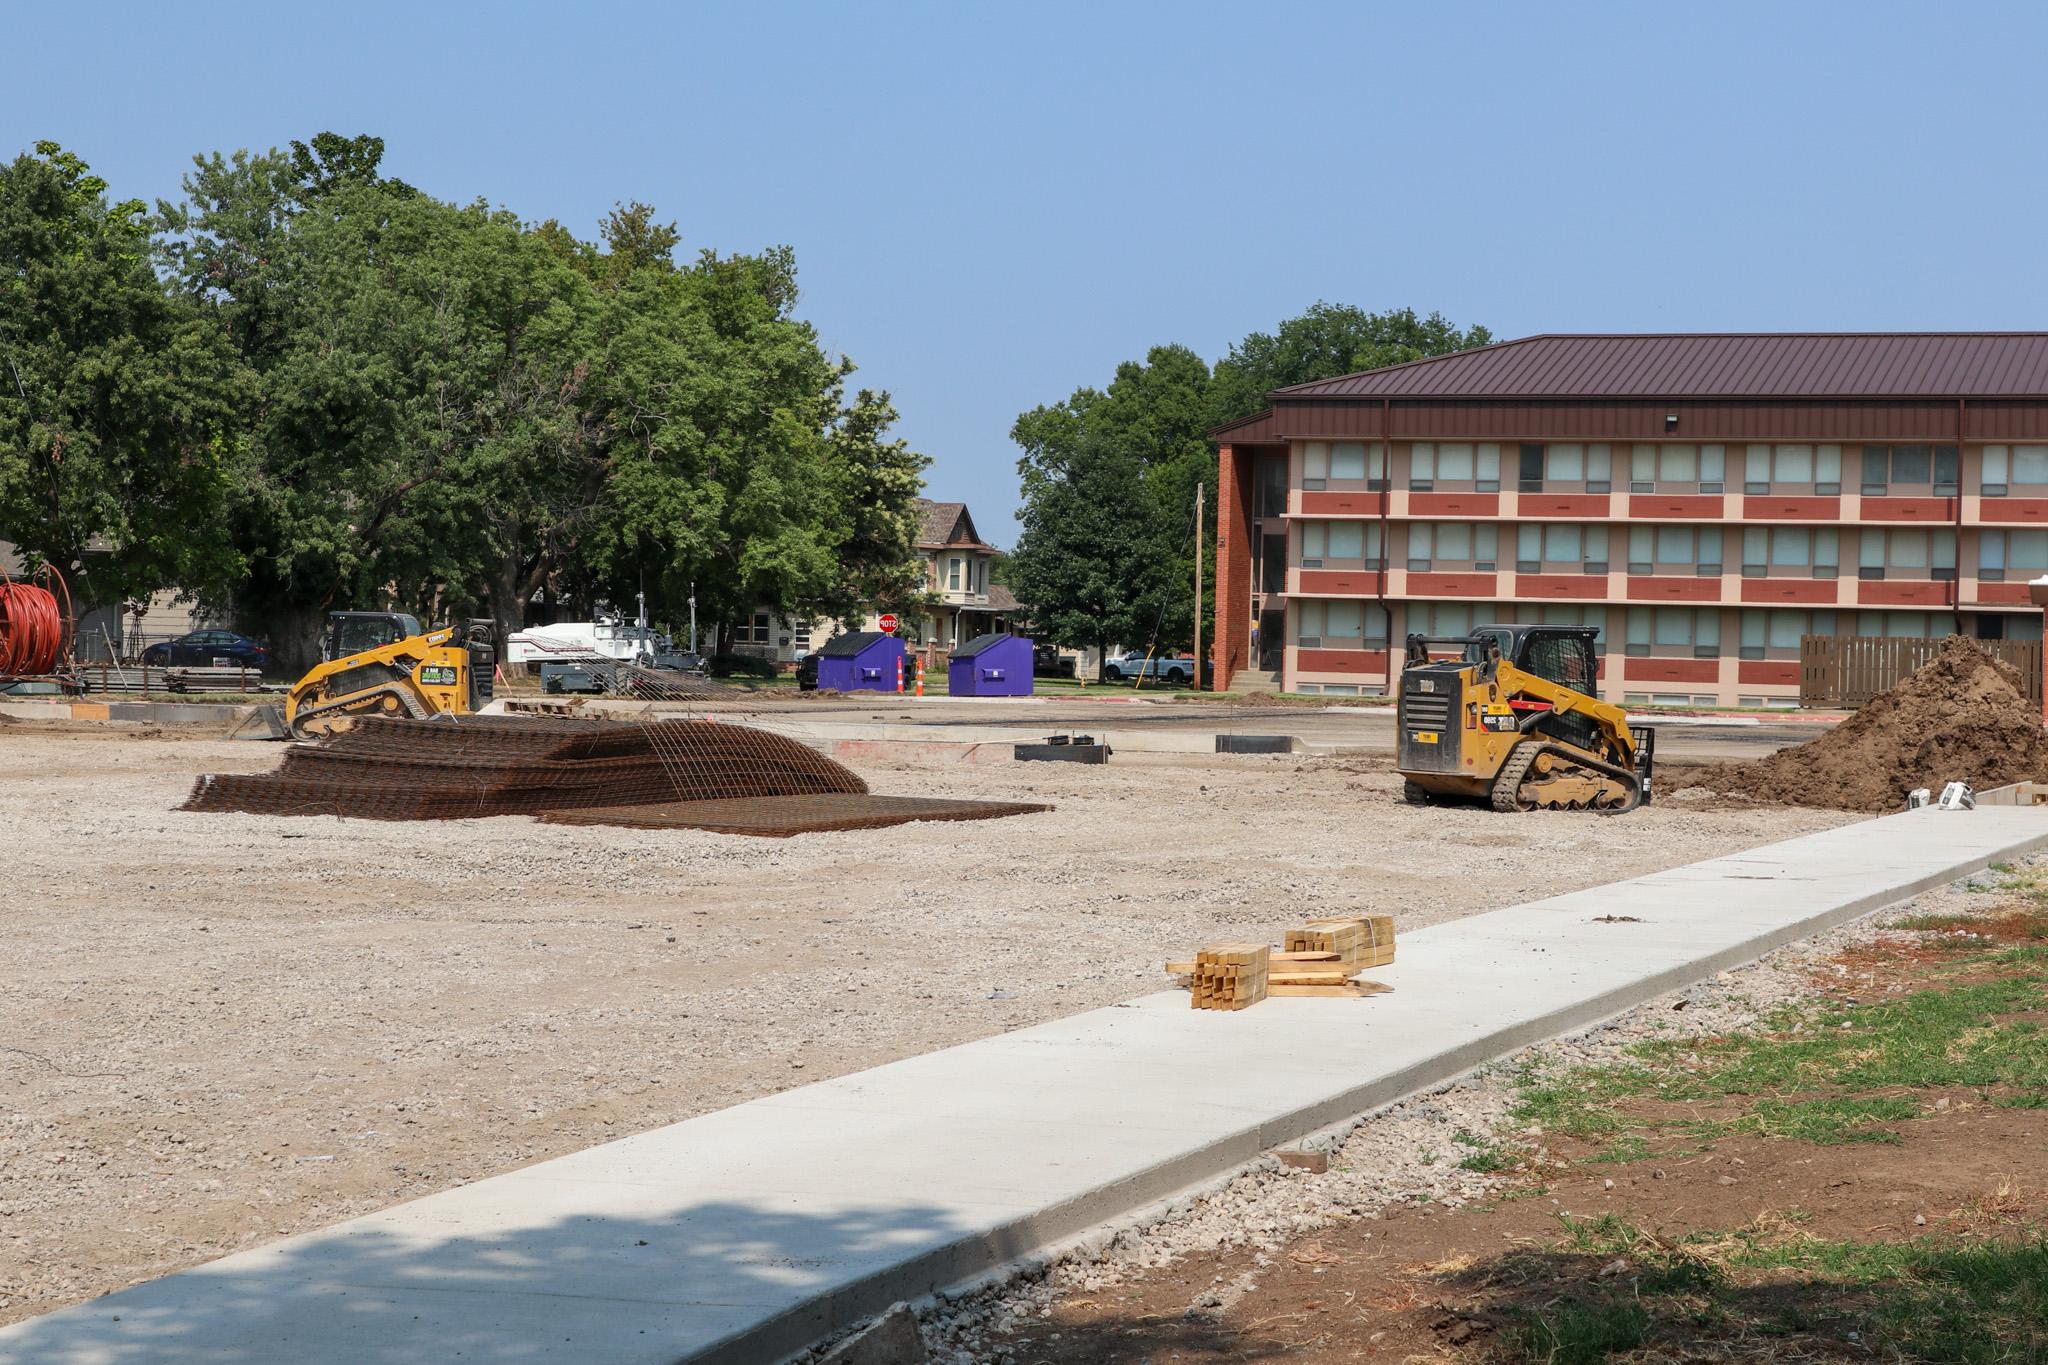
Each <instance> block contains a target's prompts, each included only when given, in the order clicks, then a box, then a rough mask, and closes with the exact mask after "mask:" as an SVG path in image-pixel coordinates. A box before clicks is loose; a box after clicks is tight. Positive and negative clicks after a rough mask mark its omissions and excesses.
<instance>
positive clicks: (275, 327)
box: [163, 135, 599, 664]
mask: <svg viewBox="0 0 2048 1365" xmlns="http://www.w3.org/2000/svg"><path fill="white" fill-rule="evenodd" d="M314 145H315V149H316V151H317V153H318V154H317V155H315V154H312V153H309V152H308V150H307V149H306V148H305V147H304V146H303V145H299V146H297V147H296V148H295V152H294V154H293V155H292V156H291V157H289V158H287V157H284V156H282V155H279V154H275V153H273V154H269V155H266V156H258V157H250V156H246V155H238V156H237V157H236V158H234V159H233V160H232V161H224V160H223V159H221V158H219V157H214V158H211V159H202V160H201V161H200V162H199V163H198V165H197V167H196V169H195V172H194V174H193V175H191V176H190V177H188V179H187V182H186V191H187V200H188V202H187V205H185V206H179V207H170V206H166V208H165V210H164V213H163V226H164V229H165V232H166V238H167V246H166V250H165V258H166V260H167V262H168V263H169V264H170V267H171V269H172V272H173V275H174V278H175V279H176V280H177V281H178V282H179V283H180V284H181V286H182V287H183V288H184V290H185V291H186V292H187V293H188V294H189V295H190V296H191V297H193V298H195V299H198V300H201V301H203V302H205V303H207V304H208V305H209V306H211V307H213V308H214V309H215V310H216V313H217V316H218V317H219V318H220V320H221V322H222V324H223V327H224V329H225V331H226V332H227V334H228V335H229V336H231V337H232V338H233V339H234V340H235V341H236V343H237V344H238V346H239V347H240V348H241V350H242V353H243V357H244V360H245V362H246V364H247V365H248V366H249V368H250V369H251V370H252V371H253V372H254V374H255V375H256V376H257V378H258V383H259V386H260V389H259V392H260V397H259V401H258V402H257V403H256V404H255V405H254V407H253V408H252V411H251V414H250V418H249V436H250V441H251V445H252V449H253V452H254V459H253V467H252V471H251V474H250V477H249V478H247V479H246V480H245V481H244V482H243V483H242V485H241V486H240V487H239V488H238V490H237V496H236V498H235V502H234V507H233V512H232V517H231V521H230V529H231V532H232V534H233V536H234V538H235V540H236V542H237V543H238V544H239V545H241V546H242V547H243V549H244V551H245V553H246V554H247V557H248V560H249V573H248V575H247V577H246V578H245V579H244V580H243V581H242V582H241V583H240V584H239V585H238V586H237V589H236V591H235V592H234V594H233V602H232V605H233V608H234V610H235V613H236V614H237V615H238V616H240V617H242V618H244V619H246V620H249V621H251V622H252V623H261V624H262V625H264V626H266V627H268V629H269V630H270V632H271V634H272V636H273V639H274V642H275V643H276V644H277V645H278V647H279V653H280V654H281V656H282V657H283V658H284V659H285V660H286V661H287V662H288V663H291V664H302V663H304V662H305V661H306V659H307V657H308V656H309V655H310V653H311V651H312V649H313V645H314V642H315V640H316V639H317V637H318V631H319V623H320V619H321V616H322V615H323V614H324V612H325V611H326V610H328V609H330V608H337V607H367V606H375V605H381V604H386V603H390V604H393V605H402V606H406V607H409V608H412V609H414V610H416V611H418V612H420V613H421V614H423V615H427V616H431V617H448V616H454V615H459V614H463V613H466V612H470V611H476V610H479V609H483V608H487V609H488V610H489V611H490V613H491V614H492V615H493V616H494V617H495V618H496V619H497V620H498V622H499V624H500V626H501V628H504V629H511V628H516V627H517V626H519V625H521V624H523V621H524V613H525V607H526V604H527V602H528V601H529V600H530V599H531V597H532V594H533V590H534V586H535V584H536V583H537V582H538V581H540V580H543V579H545V578H547V576H548V574H549V572H550V570H551V568H553V567H555V566H556V565H557V564H558V563H559V561H560V559H561V557H562V555H563V554H564V552H565V549H566V547H567V546H568V545H569V544H570V543H571V541H572V540H573V525H571V523H573V522H574V520H575V519H576V517H577V515H578V512H579V510H580V509H583V508H587V506H588V505H589V503H590V502H591V501H592V500H593V499H594V497H595V489H594V486H593V485H594V480H593V479H592V477H591V474H590V468H589V466H590V464H591V458H592V457H591V446H592V444H593V437H592V433H591V431H590V429H589V426H588V424H587V422H586V414H585V412H584V410H583V408H582V407H581V404H580V398H581V391H582V388H583V386H584V383H585V379H586V376H587V372H588V365H589V360H590V357H591V354H592V351H593V346H594V338H595V334H596V331H597V329H598V325H599V324H598V311H599V310H598V307H597V300H596V298H595V296H594V294H593V292H592V291H591V290H590V289H589V287H588V285H587V284H586V282H585V281H584V280H583V278H582V277H581V276H579V275H578V274H577V273H576V271H575V270H573V269H572V268H571V267H570V265H568V264H567V263H565V262H564V261H563V260H562V259H561V258H560V256H559V255H558V254H557V253H556V252H554V251H553V250H551V249H550V248H549V246H548V244H547V243H546V241H544V240H543V239H542V238H541V237H540V236H538V235H537V234H534V233H531V232H528V231H527V230H525V229H524V228H523V227H522V226H521V224H520V223H519V222H518V221H517V220H516V219H515V218H513V217H512V216H511V215H509V214H505V213H502V212H493V211H490V210H488V209H486V208H484V207H483V206H480V205H475V206H470V207H467V208H458V207H456V206H453V205H449V204H444V203H441V202H439V201H436V200H433V199H431V198H429V197H427V196H425V195H421V194H419V193H417V192H415V191H413V190H411V189H410V188H409V187H404V186H399V185H394V184H391V183H387V182H384V181H381V180H380V179H378V178H377V176H376V173H375V153H376V152H377V151H378V150H379V146H378V145H377V144H375V141H374V139H372V140H369V141H368V142H367V143H366V142H365V141H364V140H362V139H355V140H339V139H332V138H331V137H330V136H329V135H323V136H322V137H321V138H316V139H315V140H314Z"/></svg>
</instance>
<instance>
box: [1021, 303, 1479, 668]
mask: <svg viewBox="0 0 2048 1365" xmlns="http://www.w3.org/2000/svg"><path fill="white" fill-rule="evenodd" d="M1491 340H1492V336H1491V334H1489V333H1488V332H1487V330H1486V329H1485V328H1484V327H1473V328H1470V329H1464V330H1461V329H1459V328H1458V327H1456V326H1454V325H1452V324H1451V323H1449V322H1447V321H1446V320H1445V319H1444V318H1443V316H1442V315H1441V314H1436V313H1432V314H1430V315H1429V316H1428V317H1426V318H1425V317H1418V316H1417V315H1416V314H1415V312H1414V311H1413V310H1410V309H1402V310H1398V311H1395V312H1388V313H1367V312H1365V311H1363V310H1361V309H1357V308H1350V307H1340V306H1336V305H1331V304H1323V303H1319V304H1317V305H1316V306H1315V307H1313V308H1311V309H1309V310H1308V311H1307V312H1306V313H1304V314H1302V315H1301V316H1300V317H1296V318H1289V319H1287V320H1286V321H1284V322H1282V323H1281V324H1280V326H1279V327H1278V328H1277V329H1276V331H1275V332H1274V333H1273V334H1271V335H1269V334H1266V333H1263V332H1254V333H1253V334H1251V335H1250V336H1248V337H1246V338H1245V339H1244V340H1243V341H1241V342H1239V343H1238V344H1237V345H1236V346H1233V347H1232V348H1231V350H1230V353H1229V354H1228V355H1226V356H1225V357H1224V358H1223V359H1222V360H1221V361H1218V362H1217V364H1216V367H1215V369H1214V370H1213V371H1211V369H1210V368H1209V367H1208V366H1207V365H1206V364H1204V363H1203V361H1202V359H1201V357H1200V356H1198V355H1196V354H1195V353H1194V352H1192V351H1190V350H1188V349H1187V348H1186V347H1183V346H1158V347H1154V348H1153V349H1152V350H1151V351H1150V352H1149V353H1147V355H1146V357H1145V359H1144V361H1143V363H1139V362H1136V361H1125V362H1124V363H1123V364H1121V365H1119V366H1117V370H1116V374H1115V376H1114V378H1112V380H1111V381H1110V383H1109V385H1108V387H1107V388H1106V389H1102V390H1096V389H1092V388H1083V389H1079V390H1076V391H1075V393H1074V394H1073V396H1072V397H1070V398H1068V399H1067V400H1066V401H1065V402H1063V403H1060V404H1057V405H1055V406H1053V407H1050V408H1038V409H1035V410H1034V411H1032V412H1028V413H1025V414H1024V415H1023V416H1022V417H1020V418H1019V419H1018V421H1017V426H1016V429H1015V430H1014V431H1013V433H1012V437H1013V439H1015V440H1016V442H1017V443H1018V445H1020V446H1021V447H1023V450H1024V457H1023V459H1022V460H1020V461H1019V463H1018V468H1019V470H1020V472H1021V473H1022V475H1023V494H1024V506H1023V510H1022V512H1021V513H1020V520H1021V521H1022V522H1023V525H1024V536H1023V538H1022V540H1020V541H1019V543H1018V546H1017V553H1016V560H1015V563H1014V565H1013V566H1012V570H1011V572H1012V575H1013V582H1014V584H1015V588H1016V592H1017V596H1018V597H1019V599H1020V600H1022V601H1023V602H1024V603H1025V604H1026V606H1027V607H1029V608H1031V609H1032V614H1033V617H1034V619H1035V621H1036V622H1037V623H1038V625H1039V626H1040V627H1042V628H1044V629H1046V630H1049V631H1050V632H1051V633H1052V634H1053V635H1054V636H1055V637H1056V638H1057V639H1059V640H1061V641H1063V642H1079V643H1090V644H1095V645H1098V646H1100V645H1102V644H1104V643H1111V644H1117V643H1121V644H1126V645H1143V646H1149V645H1152V644H1155V643H1156V644H1158V645H1160V646H1162V647H1179V646H1183V645H1186V644H1188V643H1190V640H1191V637H1192V635H1193V632H1194V624H1195V617H1196V614H1197V613H1198V612H1200V613H1202V614H1203V615H1204V616H1205V617H1206V615H1207V613H1208V610H1209V603H1208V601H1207V600H1205V601H1203V602H1201V603H1197V602H1196V601H1195V600H1194V592H1193V579H1194V534H1193V527H1194V508H1195V492H1196V487H1197V485H1207V486H1208V492H1209V497H1208V498H1207V503H1206V505H1207V511H1206V514H1205V517H1204V523H1205V524H1204V527H1203V539H1202V543H1203V546H1204V555H1205V562H1204V565H1203V575H1202V578H1203V582H1204V583H1205V584H1213V583H1214V581H1215V574H1214V559H1213V551H1212V549H1211V547H1213V546H1214V544H1215V529H1216V521H1215V508H1216V497H1215V489H1214V486H1213V485H1214V482H1215V477H1216V473H1215V471H1216V454H1215V446H1214V445H1213V444H1212V443H1211V442H1210V440H1209V438H1208V433H1209V431H1210V429H1211V428H1213V427H1216V426H1220V425H1222V424H1223V423H1225V422H1228V421H1233V420H1235V419H1237V418H1239V417H1247V416H1250V415H1251V414H1253V413H1256V412H1259V411H1261V410H1263V409H1264V408H1265V407H1266V406H1267V404H1268V400H1267V397H1266V395H1267V394H1268V393H1269V392H1270V391H1271V390H1273V389H1275V388H1280V387H1282V386H1285V385H1288V384H1299V383H1306V382H1308V381H1310V380H1314V379H1327V378H1330V377H1332V376H1334V375H1339V374H1349V373H1352V372H1354V371H1357V370H1362V369H1371V368H1374V367H1377V366H1381V365H1391V364H1397V363H1399V362H1401V361H1405V360H1414V359H1419V358H1421V357H1423V356H1428V355H1440V354H1443V353H1445V352H1448V351H1456V350H1463V349H1466V348H1468V347H1471V346H1479V345H1484V344H1486V343H1487V342H1489V341H1491ZM1207 596H1208V594H1207V593H1205V599H1206V598H1207Z"/></svg>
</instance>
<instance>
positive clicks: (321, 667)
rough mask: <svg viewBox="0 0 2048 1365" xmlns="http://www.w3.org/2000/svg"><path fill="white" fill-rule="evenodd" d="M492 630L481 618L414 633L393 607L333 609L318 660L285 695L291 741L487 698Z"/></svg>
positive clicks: (493, 667) (450, 711)
mask: <svg viewBox="0 0 2048 1365" xmlns="http://www.w3.org/2000/svg"><path fill="white" fill-rule="evenodd" d="M495 635H496V631H495V627H494V626H493V625H492V623H491V622H489V621H464V622H461V623H459V624H455V625H447V626H442V627H440V628H439V629H437V630H422V629H421V628H420V623H419V619H418V618H417V617H413V616H408V615H407V614H406V613H404V612H397V611H333V612H329V613H328V614H327V633H326V635H325V636H324V637H323V638H322V640H321V642H320V662H319V663H318V664H317V665H315V666H314V667H313V669H312V670H311V671H310V672H308V673H307V674H306V676H305V677H303V678H301V679H299V680H298V682H297V683H295V684H293V686H292V690H291V692H290V693H289V694H287V695H286V697H285V703H284V720H285V728H286V729H288V730H289V731H290V732H291V735H292V737H293V738H294V739H313V738H317V737H319V736H321V735H331V734H338V733H340V732H341V731H343V730H346V729H348V728H349V727H350V726H352V725H354V724H355V722H356V721H357V720H360V719H361V718H363V717H365V716H410V717H412V718H413V719H415V720H425V719H427V718H429V717H432V716H458V715H466V714H468V713H470V712H473V711H476V710H479V709H480V708H481V707H482V706H483V705H484V703H485V702H488V701H489V700H490V698H491V681H492V678H493V677H494V676H495V674H496V673H497V651H496V648H495V645H494V643H493V642H494V639H495Z"/></svg>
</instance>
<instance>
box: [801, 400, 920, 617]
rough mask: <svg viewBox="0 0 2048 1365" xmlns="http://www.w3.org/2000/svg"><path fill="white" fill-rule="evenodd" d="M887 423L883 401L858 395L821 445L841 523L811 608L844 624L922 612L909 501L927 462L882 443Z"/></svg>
mask: <svg viewBox="0 0 2048 1365" xmlns="http://www.w3.org/2000/svg"><path fill="white" fill-rule="evenodd" d="M895 423H896V405H895V404H894V403H892V402H891V401H890V400H889V395H888V394H887V393H876V392H874V391H873V390H871V389H862V390H861V391H860V392H859V393H857V394H856V395H854V400H853V404H852V406H850V407H848V408H847V409H846V410H845V411H844V412H843V413H841V414H840V418H839V421H838V423H837V424H836V425H835V426H834V428H833V430H832V432H831V435H830V436H829V437H828V438H827V442H826V455H827V458H828V460H829V461H830V468H831V474H832V479H833V482H834V485H835V487H834V490H833V491H834V500H835V503H836V506H837V508H838V510H839V516H840V519H841V523H842V530H841V534H840V535H839V537H838V540H837V545H836V546H835V551H834V553H835V555H836V558H837V560H838V571H837V574H836V575H835V577H834V580H833V582H832V584H831V586H830V588H829V589H828V590H827V592H826V593H825V595H824V596H823V597H822V598H821V599H819V601H818V604H817V605H818V606H819V607H820V608H821V609H822V610H823V612H824V614H826V615H828V616H833V617H837V618H839V619H841V620H847V619H850V618H852V617H853V616H855V615H856V614H857V613H859V612H862V611H865V610H867V609H869V608H874V609H876V610H879V611H893V612H896V613H898V614H900V615H903V616H906V617H909V616H917V615H922V613H923V611H924V610H925V609H926V607H925V599H926V596H927V594H926V593H925V589H924V571H923V566H922V565H921V564H920V563H919V562H918V560H917V555H916V549H915V547H916V544H917V532H918V513H917V497H918V494H919V493H920V492H922V491H923V488H924V471H925V469H926V468H927V467H928V466H929V465H930V464H931V460H930V459H929V458H928V457H927V456H924V455H920V454H918V453H917V452H916V451H914V450H912V449H911V448H910V443H909V442H908V441H905V440H902V439H900V438H894V439H892V438H891V437H890V436H889V428H890V427H892V426H894V425H895Z"/></svg>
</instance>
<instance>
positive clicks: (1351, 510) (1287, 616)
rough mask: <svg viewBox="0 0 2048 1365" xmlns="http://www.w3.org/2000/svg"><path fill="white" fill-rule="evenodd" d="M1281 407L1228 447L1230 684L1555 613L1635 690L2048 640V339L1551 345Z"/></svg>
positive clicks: (1224, 557) (1731, 682)
mask: <svg viewBox="0 0 2048 1365" xmlns="http://www.w3.org/2000/svg"><path fill="white" fill-rule="evenodd" d="M1271 397H1272V402H1273V406H1272V407H1271V408H1269V409H1267V410H1266V411H1265V412H1262V413H1260V414H1258V415H1256V416H1254V417H1249V418H1246V419H1244V420H1243V421H1240V422H1235V423H1232V424H1231V425H1229V426H1226V427H1222V428H1219V429H1217V430H1216V431H1215V432H1213V433H1211V434H1212V436H1213V437H1214V439H1215V440H1216V441H1217V442H1218V444H1219V447H1220V449H1219V455H1218V464H1219V481H1218V482H1219V489H1220V497H1219V507H1218V530H1217V569H1216V623H1215V634H1214V637H1213V639H1214V658H1215V663H1216V672H1217V680H1218V686H1222V687H1229V686H1232V685H1235V686H1237V687H1238V688H1240V689H1243V688H1247V687H1260V686H1264V687H1274V686H1278V687H1284V688H1285V689H1287V690H1289V691H1296V692H1310V693H1314V692H1322V693H1333V694H1346V695H1349V694H1356V693H1371V692H1379V691H1382V690H1383V689H1384V688H1385V687H1386V683H1387V670H1388V663H1389V656H1390V653H1391V655H1392V658H1393V660H1394V664H1393V667H1394V669H1395V671H1397V672H1398V670H1399V656H1400V650H1401V641H1402V640H1403V639H1404V638H1405V636H1406V635H1407V634H1408V633H1409V632H1411V631H1420V632H1422V633H1424V634H1428V635H1460V634H1463V633H1464V632H1465V631H1467V630H1468V629H1470V628H1471V627H1472V626H1473V625H1475V624H1478V623H1481V622H1485V621H1559V622H1584V623H1586V624H1589V625H1597V626H1599V627H1601V629H1602V635H1601V645H1600V648H1601V651H1602V660H1601V677H1602V686H1603V692H1604V693H1605V694H1606V695H1607V696H1608V697H1609V698H1610V699H1612V700H1617V701H1636V702H1688V703H1695V704H1704V703H1719V704H1729V703H1736V704H1744V705H1776V704H1786V705H1790V704H1794V703H1795V702H1796V700H1797V698H1798V695H1799V641H1800V637H1801V636H1803V635H1808V634H1817V635H1894V636H1926V635H1935V636H1939V635H1945V634H1948V633H1950V632H1951V631H1952V630H1959V631H1961V632H1962V633H1964V634H1970V635H1975V636H1978V637H1979V638H1985V639H2000V638H2013V639H2017V638H2034V639H2038V638H2040V634H2041V613H2040V611H2039V610H2038V609H2036V608H2032V607H2029V606H2028V605H2027V589H2026V583H2027V580H2028V579H2030V578H2034V577H2036V576H2038V575H2041V574H2043V573H2048V333H1938V334H1933V333H1905V334H1848V335H1845V334H1774V335H1645V336H1533V337H1526V338H1523V339H1521V340H1517V341H1509V342H1503V343H1501V344H1499V345H1494V346H1487V347H1483V348H1480V349H1478V350H1473V351H1466V352H1462V353H1459V354H1456V355H1449V356H1440V357H1437V358H1434V359H1430V360H1420V361H1415V362H1412V363H1410V364H1406V365H1395V366H1390V367H1388V368H1385V369H1380V370H1371V371H1367V372H1365V373H1362V374H1354V375H1346V376H1343V377H1340V378H1336V379H1328V380H1322V381H1318V382H1316V383H1312V384H1301V385H1297V386H1295V387H1292V388H1287V389H1280V390H1277V391H1276V392H1274V393H1273V394H1272V395H1271ZM1390 645H1391V650H1390Z"/></svg>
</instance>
